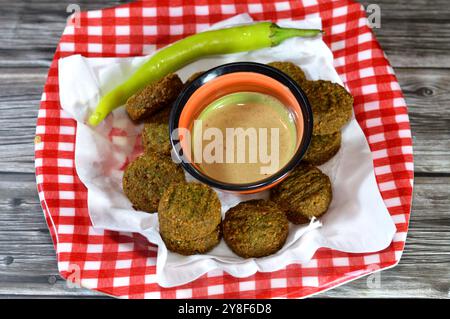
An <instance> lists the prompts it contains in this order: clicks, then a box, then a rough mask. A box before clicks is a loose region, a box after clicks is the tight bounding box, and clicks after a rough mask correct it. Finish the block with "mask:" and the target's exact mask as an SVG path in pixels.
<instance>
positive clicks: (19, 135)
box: [0, 0, 450, 298]
mask: <svg viewBox="0 0 450 319" xmlns="http://www.w3.org/2000/svg"><path fill="white" fill-rule="evenodd" d="M72 2H73V1H70V0H69V1H48V0H42V1H39V0H33V1H9V0H0V7H1V8H2V9H1V10H0V43H1V45H0V297H21V296H26V297H40V298H41V297H59V298H71V297H81V296H82V297H87V298H103V297H104V296H103V295H102V294H100V293H97V292H93V291H89V290H87V289H69V288H67V286H66V284H65V282H64V280H62V279H61V278H60V277H59V275H58V270H57V265H56V260H55V252H54V249H53V245H52V242H51V239H50V236H49V233H48V229H47V226H46V224H45V220H44V218H43V214H42V209H41V207H40V204H39V199H38V196H37V192H36V184H35V179H34V162H33V161H34V153H33V138H34V132H35V122H36V116H37V111H38V107H39V100H40V97H41V94H42V88H43V85H44V82H45V78H46V74H47V71H48V66H49V65H50V62H51V59H52V57H53V53H54V50H55V47H56V44H57V43H58V41H59V37H60V34H61V33H62V30H63V28H64V24H65V20H66V17H67V13H66V7H67V5H68V4H69V3H72ZM121 2H122V1H106V0H93V1H77V3H79V4H80V6H81V8H82V9H83V10H93V9H100V8H103V7H107V6H113V5H116V4H118V3H121ZM367 3H369V2H367ZM367 3H364V4H367ZM377 4H379V5H380V6H381V12H382V16H381V24H382V25H381V29H376V30H374V32H375V33H376V35H377V38H378V40H379V41H380V43H381V45H382V47H383V48H384V50H385V51H386V53H387V55H388V57H389V58H390V61H391V62H392V64H393V65H394V67H395V71H396V74H397V77H398V79H399V82H400V85H401V87H402V89H403V90H404V93H405V97H406V101H407V104H408V107H409V115H410V120H411V127H412V132H413V136H414V155H415V173H416V178H415V191H414V192H415V194H414V201H413V213H412V217H411V225H410V231H409V233H408V239H407V243H406V249H405V252H404V254H403V257H402V259H401V262H400V264H399V265H398V266H396V267H395V268H393V269H390V270H386V271H383V272H381V273H380V276H381V277H380V280H381V281H380V283H381V285H380V287H375V288H369V287H368V286H367V278H362V279H358V280H356V281H354V282H352V283H349V284H346V285H343V286H341V287H338V288H335V289H332V290H330V291H328V292H326V293H323V294H320V295H318V297H321V298H322V297H383V298H384V297H428V298H449V297H450V295H449V289H450V267H449V265H450V246H449V245H448V243H449V242H450V187H449V184H450V88H449V83H450V56H449V55H448V50H449V49H450V41H449V38H450V20H448V16H449V14H450V6H449V5H448V4H449V3H448V0H436V1H432V2H431V1H426V0H410V1H408V0H402V1H391V0H382V1H377Z"/></svg>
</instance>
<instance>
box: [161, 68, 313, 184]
mask: <svg viewBox="0 0 450 319" xmlns="http://www.w3.org/2000/svg"><path fill="white" fill-rule="evenodd" d="M237 92H258V93H264V94H267V95H270V96H272V97H274V98H276V99H278V100H279V101H280V102H282V103H283V104H284V105H285V106H286V107H287V108H288V109H289V111H290V112H291V114H292V115H293V117H294V119H295V124H296V131H297V145H296V151H295V154H294V155H293V156H292V158H291V160H290V161H289V162H288V163H287V164H286V165H285V166H284V167H282V168H281V169H280V170H279V171H278V172H276V173H275V174H273V175H271V176H269V177H267V178H265V179H262V180H259V181H257V182H254V183H248V184H230V183H225V182H223V181H219V180H216V179H213V178H211V177H209V176H208V175H206V174H204V173H203V172H202V171H201V170H200V169H199V167H198V166H197V165H196V164H195V163H194V162H193V161H192V160H191V158H190V153H191V152H190V150H189V145H190V141H188V140H187V138H184V136H185V135H184V134H185V133H186V132H189V133H190V132H191V130H192V128H193V123H194V121H195V120H196V119H197V117H198V116H199V115H200V113H201V112H202V111H203V110H204V109H205V108H206V107H207V106H208V105H209V104H211V103H212V102H214V101H215V100H217V99H218V98H221V97H223V96H225V95H228V94H231V93H237ZM312 123H313V118H312V112H311V107H310V105H309V102H308V99H307V98H306V95H305V93H304V92H303V91H302V89H301V88H300V87H299V86H298V85H297V84H296V82H295V81H294V80H292V79H291V78H290V77H288V76H287V75H286V74H284V73H283V72H281V71H279V70H278V69H275V68H273V67H270V66H268V65H265V64H260V63H253V62H237V63H229V64H224V65H221V66H219V67H216V68H213V69H211V70H209V71H207V72H205V73H203V74H202V75H201V76H199V77H197V78H196V79H195V80H194V81H192V82H191V83H190V84H189V85H187V86H186V87H185V88H184V90H183V91H182V92H181V94H180V95H179V97H178V99H177V100H176V101H175V103H174V105H173V108H172V112H171V115H170V120H169V129H170V132H171V136H170V141H171V144H172V146H173V148H174V150H175V154H176V155H177V156H178V159H179V161H180V162H181V165H182V166H183V168H184V169H185V170H186V171H187V172H188V173H189V174H191V175H192V176H193V177H195V178H196V179H197V180H199V181H201V182H203V183H205V184H207V185H209V186H211V187H214V188H217V189H221V190H225V191H232V192H239V193H255V192H259V191H262V190H265V189H268V188H270V187H272V186H274V185H276V184H277V183H279V182H281V181H282V180H283V179H284V178H285V177H286V176H287V175H288V174H289V172H290V171H291V170H292V169H294V168H295V166H297V165H298V163H299V162H300V160H301V159H302V157H303V156H304V154H305V153H306V150H307V148H308V146H309V143H310V141H311V135H312ZM188 150H189V151H188Z"/></svg>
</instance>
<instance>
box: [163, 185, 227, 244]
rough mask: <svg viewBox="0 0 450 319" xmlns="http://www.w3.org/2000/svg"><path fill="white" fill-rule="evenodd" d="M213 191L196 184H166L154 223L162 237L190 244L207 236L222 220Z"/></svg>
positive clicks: (218, 202)
mask: <svg viewBox="0 0 450 319" xmlns="http://www.w3.org/2000/svg"><path fill="white" fill-rule="evenodd" d="M221 208H222V206H221V204H220V201H219V197H218V196H217V194H216V192H215V191H214V190H213V189H212V188H211V187H209V186H206V185H203V184H199V183H179V184H172V185H170V186H169V187H168V188H167V190H166V191H165V192H164V194H163V196H162V197H161V201H160V202H159V207H158V220H159V230H160V233H161V234H162V236H164V237H165V238H167V239H170V240H177V241H192V240H196V239H199V238H204V237H206V236H207V235H208V234H211V232H213V231H214V230H215V229H216V228H217V226H218V225H219V224H220V222H221V221H222V215H221Z"/></svg>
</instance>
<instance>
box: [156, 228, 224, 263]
mask: <svg viewBox="0 0 450 319" xmlns="http://www.w3.org/2000/svg"><path fill="white" fill-rule="evenodd" d="M161 237H162V239H163V241H164V243H165V244H166V247H167V249H168V250H170V251H173V252H176V253H178V254H180V255H185V256H189V255H195V254H204V253H207V252H208V251H210V250H211V249H213V248H214V247H216V246H217V245H218V244H219V242H220V239H221V230H220V225H219V226H217V228H216V229H215V230H213V231H212V232H211V233H210V234H208V235H206V236H205V237H201V238H198V239H194V240H172V239H170V238H167V237H165V236H164V235H163V234H162V233H161Z"/></svg>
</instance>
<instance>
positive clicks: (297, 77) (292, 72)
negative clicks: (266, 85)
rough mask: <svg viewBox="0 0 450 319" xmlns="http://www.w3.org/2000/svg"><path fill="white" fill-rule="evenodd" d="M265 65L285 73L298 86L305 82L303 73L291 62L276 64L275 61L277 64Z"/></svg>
mask: <svg viewBox="0 0 450 319" xmlns="http://www.w3.org/2000/svg"><path fill="white" fill-rule="evenodd" d="M267 65H269V66H271V67H274V68H276V69H278V70H280V71H282V72H284V73H286V74H287V75H288V76H289V77H291V78H292V79H293V80H294V81H295V82H297V83H298V84H299V85H301V84H302V83H304V82H305V81H307V80H306V76H305V73H304V72H303V71H302V69H301V68H300V67H299V66H297V65H295V64H294V63H292V62H278V61H277V62H271V63H268V64H267Z"/></svg>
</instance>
